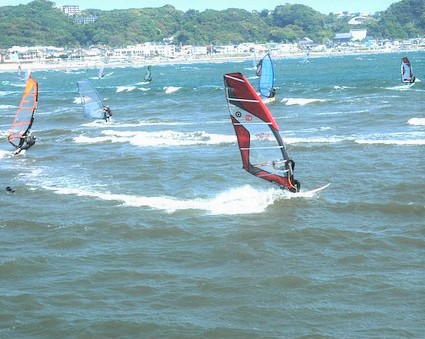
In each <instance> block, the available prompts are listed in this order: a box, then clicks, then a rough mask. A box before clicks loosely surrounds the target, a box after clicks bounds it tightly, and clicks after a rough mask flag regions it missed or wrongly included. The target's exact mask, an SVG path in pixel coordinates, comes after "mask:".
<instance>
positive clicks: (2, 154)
mask: <svg viewBox="0 0 425 339" xmlns="http://www.w3.org/2000/svg"><path fill="white" fill-rule="evenodd" d="M9 155H10V152H7V151H3V150H0V159H2V158H5V157H7V156H9Z"/></svg>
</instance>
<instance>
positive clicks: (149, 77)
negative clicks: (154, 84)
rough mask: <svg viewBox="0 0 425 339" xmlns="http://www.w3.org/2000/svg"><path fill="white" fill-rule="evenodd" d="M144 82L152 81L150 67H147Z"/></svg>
mask: <svg viewBox="0 0 425 339" xmlns="http://www.w3.org/2000/svg"><path fill="white" fill-rule="evenodd" d="M145 81H149V82H151V81H152V66H151V65H149V66H148V68H147V70H146V73H145Z"/></svg>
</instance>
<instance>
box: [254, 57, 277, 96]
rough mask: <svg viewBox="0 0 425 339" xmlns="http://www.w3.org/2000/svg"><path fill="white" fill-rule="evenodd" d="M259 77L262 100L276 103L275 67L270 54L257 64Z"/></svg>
mask: <svg viewBox="0 0 425 339" xmlns="http://www.w3.org/2000/svg"><path fill="white" fill-rule="evenodd" d="M256 74H257V76H259V77H260V81H259V84H258V91H259V93H260V95H261V97H262V98H265V99H266V100H267V101H274V100H275V94H276V90H275V88H274V67H273V61H272V58H271V56H270V53H267V54H266V55H265V56H264V57H263V58H262V59H261V60H260V61H259V62H258V64H257V70H256Z"/></svg>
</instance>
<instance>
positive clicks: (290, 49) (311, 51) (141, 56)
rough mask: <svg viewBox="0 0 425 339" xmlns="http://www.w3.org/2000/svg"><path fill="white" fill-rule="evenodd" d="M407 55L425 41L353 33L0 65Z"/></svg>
mask: <svg viewBox="0 0 425 339" xmlns="http://www.w3.org/2000/svg"><path fill="white" fill-rule="evenodd" d="M56 7H57V8H59V9H60V10H62V11H63V12H64V13H65V14H67V15H69V16H72V17H73V20H74V22H75V23H77V24H87V23H90V22H94V21H96V16H92V15H90V16H87V15H83V14H82V12H81V10H80V8H79V6H75V5H63V6H56ZM339 15H345V16H351V19H350V21H349V24H350V26H351V27H358V26H360V27H361V25H362V23H363V20H366V19H369V20H370V17H368V14H367V13H355V14H350V13H348V12H344V13H339ZM406 50H425V38H415V39H408V40H402V41H390V40H376V39H373V37H369V36H368V34H367V30H366V29H361V28H360V29H358V28H353V29H350V30H349V31H348V32H341V33H337V34H336V35H335V37H334V38H333V41H332V42H331V43H329V44H327V45H323V44H317V43H315V42H314V41H312V40H311V39H309V38H308V37H304V38H303V39H301V40H300V41H298V42H297V43H267V44H256V43H242V44H239V45H219V46H215V45H207V46H193V45H182V44H175V43H174V38H173V37H169V38H167V39H164V40H163V41H162V42H160V43H158V42H147V43H142V44H137V45H130V46H126V47H121V48H111V47H108V46H90V47H88V48H84V49H83V48H78V49H66V48H63V47H57V46H13V47H11V48H9V49H6V50H2V51H1V55H0V62H1V63H2V64H7V63H43V64H57V65H60V64H72V63H76V62H78V63H81V62H87V63H90V64H93V63H121V64H122V63H144V62H150V63H155V62H158V63H159V62H181V61H196V60H211V59H229V58H252V57H253V56H255V55H257V56H261V55H262V54H264V53H267V52H271V53H272V54H273V56H275V57H300V56H303V55H306V54H308V55H310V56H311V57H314V56H315V55H323V54H335V53H337V54H345V53H379V52H393V51H406Z"/></svg>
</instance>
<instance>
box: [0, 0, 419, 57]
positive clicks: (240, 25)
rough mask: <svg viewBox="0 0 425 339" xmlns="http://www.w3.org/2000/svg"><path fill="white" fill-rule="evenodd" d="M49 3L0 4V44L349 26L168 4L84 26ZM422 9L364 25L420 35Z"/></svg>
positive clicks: (231, 37)
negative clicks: (183, 8) (177, 7)
mask: <svg viewBox="0 0 425 339" xmlns="http://www.w3.org/2000/svg"><path fill="white" fill-rule="evenodd" d="M229 4H231V3H229ZM53 6H54V2H51V1H47V0H34V1H32V2H30V3H29V4H28V5H19V6H3V7H0V48H3V49H4V48H10V47H12V46H14V45H20V46H35V45H52V46H58V47H59V46H60V47H87V46H91V45H107V46H111V47H121V46H126V45H129V44H137V43H143V42H148V41H153V42H160V41H163V40H164V39H168V38H170V37H173V38H174V40H173V43H175V44H193V45H207V44H214V45H219V44H229V43H232V44H239V43H242V42H258V43H265V42H296V41H298V40H299V39H302V38H303V37H309V38H310V39H312V40H314V41H315V42H317V43H328V42H329V41H331V40H332V38H333V37H334V36H335V33H337V32H347V31H349V29H350V26H349V24H348V21H349V20H350V18H349V17H338V16H337V15H334V14H332V13H331V14H329V15H324V14H321V13H320V12H318V11H316V10H314V9H312V8H310V7H307V6H304V5H290V4H286V5H281V6H277V7H276V8H275V9H274V10H267V9H263V10H258V11H253V12H248V11H246V10H243V9H235V8H230V9H226V10H223V11H216V10H205V11H202V12H200V11H197V10H189V11H187V12H183V11H180V10H176V9H175V8H174V7H173V6H170V5H166V6H163V7H159V8H141V9H127V10H112V11H101V10H97V9H92V10H87V11H84V12H83V13H82V15H87V16H88V15H95V16H96V17H97V19H96V22H94V23H88V24H77V23H74V21H73V17H70V16H67V15H65V14H64V13H63V12H62V11H60V10H59V9H56V8H54V7H53ZM259 6H261V5H260V3H259ZM424 13H425V1H424V0H402V1H400V2H397V3H394V4H392V5H391V6H390V7H389V8H388V9H387V10H385V11H383V12H380V13H377V14H376V15H375V19H376V20H368V21H365V23H364V24H363V27H364V28H367V29H368V32H369V34H370V35H373V36H374V37H375V38H386V39H404V38H414V37H418V36H422V37H423V36H425V14H424Z"/></svg>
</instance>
